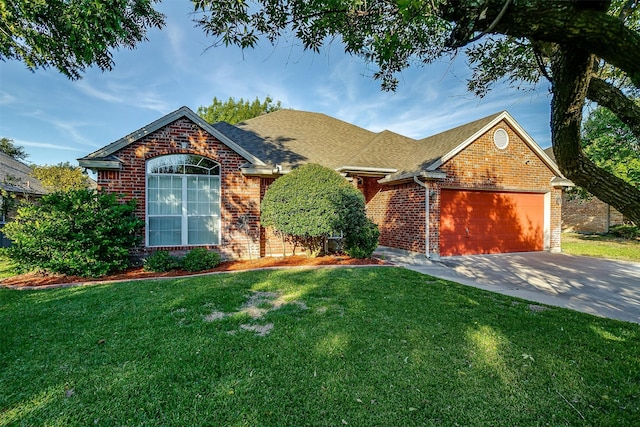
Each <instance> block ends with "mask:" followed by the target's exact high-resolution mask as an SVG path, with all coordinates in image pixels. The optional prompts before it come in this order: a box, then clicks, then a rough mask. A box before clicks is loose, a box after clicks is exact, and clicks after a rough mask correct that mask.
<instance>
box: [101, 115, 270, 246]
mask: <svg viewBox="0 0 640 427" xmlns="http://www.w3.org/2000/svg"><path fill="white" fill-rule="evenodd" d="M177 153H188V154H198V155H201V156H205V157H207V158H210V159H212V160H215V161H216V162H218V163H220V190H221V191H220V192H221V206H220V211H221V212H220V216H221V236H220V245H215V246H212V247H211V249H215V250H217V251H219V252H220V253H221V254H222V255H223V256H225V257H226V258H250V257H253V258H257V257H258V256H259V255H260V225H259V220H260V211H259V209H260V188H261V186H260V179H259V178H255V177H245V176H244V175H242V174H241V173H240V170H239V168H240V165H242V164H244V163H246V160H245V159H244V158H242V157H241V156H240V155H239V154H237V153H236V152H234V151H233V150H231V149H230V148H229V147H227V146H226V145H224V144H223V143H222V142H220V141H218V140H217V139H216V138H214V137H213V136H212V135H209V134H208V133H207V132H205V131H203V130H202V129H201V128H200V127H199V126H198V125H196V124H195V123H193V122H192V121H190V120H188V119H180V120H177V121H175V122H173V123H171V124H169V125H167V126H165V127H163V128H161V129H159V130H157V131H155V132H153V133H151V134H149V135H147V136H145V137H143V138H141V139H139V140H138V141H136V142H134V143H133V144H130V145H128V146H126V147H125V148H123V149H121V150H120V151H118V152H116V153H114V155H115V156H116V157H118V158H119V159H120V160H122V168H121V170H119V171H108V170H102V171H98V186H99V187H100V188H103V189H105V190H106V191H110V192H116V193H120V194H123V195H124V198H125V199H136V200H137V203H138V204H137V209H136V214H137V215H138V216H139V217H140V218H142V219H144V218H145V207H146V206H145V185H146V179H145V161H146V160H148V159H150V158H152V157H156V156H161V155H165V154H177ZM241 216H245V217H246V219H247V221H246V223H247V224H248V227H247V229H243V228H242V227H240V224H241V223H242V221H241V218H240V217H241ZM156 249H166V250H171V251H186V250H189V249H191V247H182V246H179V247H163V248H153V249H150V250H156ZM148 251H149V249H146V248H144V247H141V248H138V253H139V254H141V255H143V254H144V253H146V252H148Z"/></svg>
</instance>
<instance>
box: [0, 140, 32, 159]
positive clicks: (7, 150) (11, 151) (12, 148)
mask: <svg viewBox="0 0 640 427" xmlns="http://www.w3.org/2000/svg"><path fill="white" fill-rule="evenodd" d="M0 152H2V153H4V154H6V155H7V156H9V157H12V158H14V159H15V160H18V161H23V160H26V158H27V157H29V155H28V154H27V152H26V151H25V150H24V147H23V146H21V145H16V144H15V143H14V142H13V139H9V138H4V137H3V138H0Z"/></svg>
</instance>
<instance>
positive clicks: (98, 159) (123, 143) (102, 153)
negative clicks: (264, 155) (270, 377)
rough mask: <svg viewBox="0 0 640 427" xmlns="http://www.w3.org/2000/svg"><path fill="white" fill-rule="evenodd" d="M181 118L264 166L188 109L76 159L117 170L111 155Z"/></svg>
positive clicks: (83, 162)
mask: <svg viewBox="0 0 640 427" xmlns="http://www.w3.org/2000/svg"><path fill="white" fill-rule="evenodd" d="M181 118H187V119H189V120H191V121H192V122H194V123H195V124H196V125H198V126H199V127H201V128H202V129H204V130H205V131H206V132H207V133H209V134H210V135H212V136H214V137H215V138H217V139H218V140H220V142H222V143H223V144H225V145H226V146H227V147H229V148H231V149H232V150H233V151H235V152H236V153H238V154H239V155H241V156H242V157H244V158H245V159H246V160H248V161H250V162H251V163H253V164H256V165H264V162H263V161H262V160H261V159H259V158H258V157H256V156H255V155H253V154H252V153H250V152H249V151H247V150H246V149H244V148H243V147H241V146H239V145H238V144H236V143H235V142H234V141H232V140H231V139H229V138H228V137H227V136H226V135H224V134H223V133H221V132H220V131H219V130H217V129H216V128H215V127H213V126H211V125H210V124H209V123H207V122H206V121H205V120H204V119H202V118H201V117H200V116H198V115H197V114H196V113H194V112H193V111H192V110H191V109H190V108H188V107H180V108H179V109H177V110H175V111H173V112H171V113H169V114H167V115H165V116H163V117H161V118H159V119H158V120H156V121H154V122H152V123H150V124H148V125H147V126H144V127H142V128H140V129H138V130H136V131H134V132H132V133H130V134H129V135H127V136H125V137H123V138H120V139H118V140H117V141H114V142H112V143H111V144H109V145H107V146H105V147H103V148H101V149H99V150H97V151H94V152H93V153H91V154H89V155H87V156H85V157H82V158H80V159H78V162H79V164H80V166H84V167H88V168H97V169H112V168H118V167H119V162H118V161H117V160H116V159H114V158H113V154H114V153H116V152H118V151H119V150H121V149H123V148H125V147H127V146H128V145H130V144H133V143H134V142H136V141H138V140H139V139H141V138H143V137H145V136H147V135H149V134H151V133H153V132H155V131H157V130H159V129H161V128H163V127H165V126H167V125H169V124H171V123H173V122H175V121H176V120H179V119H181Z"/></svg>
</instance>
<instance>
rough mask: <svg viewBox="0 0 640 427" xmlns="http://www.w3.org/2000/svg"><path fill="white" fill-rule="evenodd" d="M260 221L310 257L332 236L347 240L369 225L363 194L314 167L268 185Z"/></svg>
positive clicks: (328, 171)
mask: <svg viewBox="0 0 640 427" xmlns="http://www.w3.org/2000/svg"><path fill="white" fill-rule="evenodd" d="M260 221H261V223H262V225H263V226H265V227H273V229H274V230H275V231H277V232H279V233H282V234H283V235H284V236H285V237H286V238H287V239H288V240H289V241H291V242H292V243H294V244H295V245H300V246H302V247H304V248H306V249H307V250H309V251H310V252H311V253H318V252H319V251H320V249H322V245H323V242H324V239H325V238H326V237H328V236H331V235H333V234H334V233H339V232H342V233H343V234H344V236H349V235H351V234H357V233H358V231H359V230H360V229H361V228H363V227H365V226H367V225H368V222H367V217H366V215H365V202H364V196H363V195H362V193H361V192H360V191H358V190H357V189H356V188H355V187H353V186H352V185H351V184H350V183H349V182H347V180H345V179H344V178H343V177H342V175H340V174H339V173H338V172H336V171H334V170H332V169H329V168H326V167H324V166H320V165H317V164H307V165H303V166H300V167H299V168H296V169H294V170H293V171H291V172H290V173H288V174H286V175H284V176H282V177H281V178H278V179H277V180H276V181H275V182H274V183H273V184H271V186H270V187H269V188H268V189H267V191H266V192H265V195H264V198H263V199H262V205H261V206H260ZM376 243H377V242H376ZM374 249H375V248H374Z"/></svg>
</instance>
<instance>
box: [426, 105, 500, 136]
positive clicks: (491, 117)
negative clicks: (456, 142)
mask: <svg viewBox="0 0 640 427" xmlns="http://www.w3.org/2000/svg"><path fill="white" fill-rule="evenodd" d="M503 113H507V110H502V111H499V112H497V113H493V114H490V115H488V116H486V117H483V118H481V119H477V120H473V121H471V122H467V123H463V124H461V125H458V126H455V127H452V128H449V129H445V130H443V131H441V132H438V133H434V134H433V135H429V136H426V137H424V138H420V139H417V140H416V141H418V142H422V141H426V140H428V139H431V138H435V137H437V136H440V135H444V134H447V133H451V132H455V131H458V130H460V129H462V128H465V127H473V126H475V125H477V124H479V123H484V122H487V123H489V122H491V121H492V120H494V119H495V118H496V117H498V116H499V115H501V114H503Z"/></svg>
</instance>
